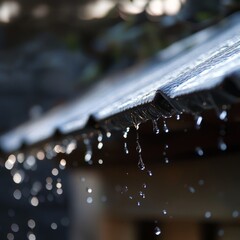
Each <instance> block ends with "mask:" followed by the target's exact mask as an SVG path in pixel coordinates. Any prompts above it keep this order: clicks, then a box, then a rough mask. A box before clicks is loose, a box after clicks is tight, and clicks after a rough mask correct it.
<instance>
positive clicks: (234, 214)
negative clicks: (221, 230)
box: [232, 210, 239, 218]
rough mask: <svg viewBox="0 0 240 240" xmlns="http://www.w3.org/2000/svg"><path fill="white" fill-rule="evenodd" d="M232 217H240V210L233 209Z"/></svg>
mask: <svg viewBox="0 0 240 240" xmlns="http://www.w3.org/2000/svg"><path fill="white" fill-rule="evenodd" d="M232 217H233V218H237V217H239V211H237V210H235V211H233V212H232Z"/></svg>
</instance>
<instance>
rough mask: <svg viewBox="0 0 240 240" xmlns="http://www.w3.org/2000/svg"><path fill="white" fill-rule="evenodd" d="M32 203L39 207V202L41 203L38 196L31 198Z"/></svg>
mask: <svg viewBox="0 0 240 240" xmlns="http://www.w3.org/2000/svg"><path fill="white" fill-rule="evenodd" d="M30 203H31V205H32V206H34V207H37V206H38V204H39V200H38V198H37V197H32V198H31V200H30Z"/></svg>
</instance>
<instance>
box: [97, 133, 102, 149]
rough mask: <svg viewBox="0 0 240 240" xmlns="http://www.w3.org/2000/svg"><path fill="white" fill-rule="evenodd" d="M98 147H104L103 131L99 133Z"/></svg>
mask: <svg viewBox="0 0 240 240" xmlns="http://www.w3.org/2000/svg"><path fill="white" fill-rule="evenodd" d="M97 139H98V146H97V147H98V149H102V148H103V142H102V140H103V135H102V133H101V132H99V133H98V138H97Z"/></svg>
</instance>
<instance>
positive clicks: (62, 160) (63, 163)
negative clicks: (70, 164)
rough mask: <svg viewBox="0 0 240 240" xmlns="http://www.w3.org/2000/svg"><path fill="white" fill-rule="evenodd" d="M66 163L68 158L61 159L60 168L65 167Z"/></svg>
mask: <svg viewBox="0 0 240 240" xmlns="http://www.w3.org/2000/svg"><path fill="white" fill-rule="evenodd" d="M66 164H67V162H66V160H65V159H61V161H60V163H59V168H60V169H62V170H63V169H65V167H66Z"/></svg>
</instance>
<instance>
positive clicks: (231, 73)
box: [0, 14, 240, 152]
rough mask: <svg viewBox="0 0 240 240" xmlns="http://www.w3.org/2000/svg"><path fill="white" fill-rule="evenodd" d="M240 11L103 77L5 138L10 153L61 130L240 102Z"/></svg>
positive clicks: (67, 131) (117, 125)
mask: <svg viewBox="0 0 240 240" xmlns="http://www.w3.org/2000/svg"><path fill="white" fill-rule="evenodd" d="M239 29H240V14H235V15H233V16H231V17H229V18H228V19H227V20H225V21H223V22H221V23H220V24H218V25H217V26H215V27H211V28H209V29H206V30H203V31H201V32H199V33H197V34H194V35H193V36H191V37H189V38H187V39H185V40H182V41H180V42H178V43H175V44H173V45H172V46H170V47H169V48H167V49H165V50H164V51H161V52H160V53H159V54H157V55H156V56H154V57H153V59H151V60H149V61H148V62H146V63H144V64H142V65H141V66H138V67H136V68H133V69H132V70H131V71H128V72H125V73H123V74H121V75H119V76H117V77H109V78H108V79H105V80H103V81H101V82H100V83H99V84H98V85H97V86H95V87H94V88H93V89H92V90H91V91H90V92H88V93H87V94H86V95H85V96H84V97H81V98H79V99H77V100H76V101H75V102H72V103H70V104H68V105H65V106H63V107H59V108H57V109H54V110H53V111H51V112H49V113H48V114H46V115H45V116H43V117H42V118H41V119H39V120H38V121H35V122H30V123H26V124H25V125H23V126H20V127H19V128H17V129H15V130H13V131H11V132H9V133H7V134H5V135H4V136H2V137H1V138H0V146H1V148H2V149H3V150H4V151H8V152H10V151H15V150H17V149H19V148H20V147H21V146H22V144H26V145H32V144H35V143H37V142H40V141H43V140H45V139H48V138H51V137H52V136H53V135H54V134H55V133H56V132H58V134H62V135H68V134H71V133H73V132H76V131H85V130H87V129H89V128H90V129H94V128H98V127H101V128H107V129H109V130H111V129H112V128H122V127H126V126H129V125H132V124H134V123H138V122H143V121H146V120H147V119H150V118H158V117H160V116H161V115H163V116H170V115H171V114H173V113H174V112H183V111H187V112H192V113H197V112H200V111H202V110H203V109H209V108H213V107H220V106H222V105H223V104H231V103H234V102H237V101H239V100H240V99H239V97H240V79H239V74H238V73H239V69H240V32H239Z"/></svg>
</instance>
